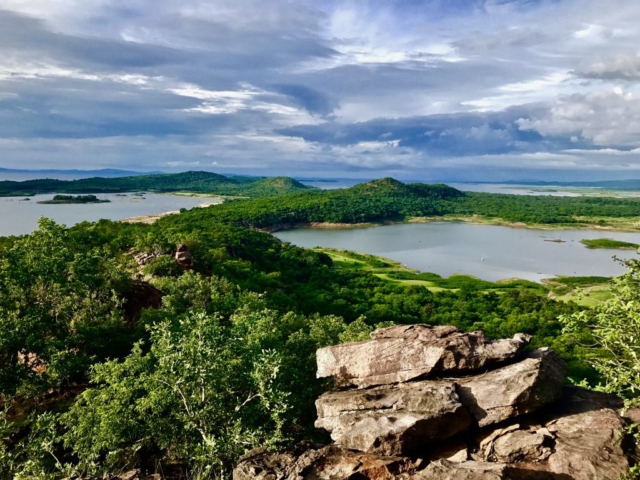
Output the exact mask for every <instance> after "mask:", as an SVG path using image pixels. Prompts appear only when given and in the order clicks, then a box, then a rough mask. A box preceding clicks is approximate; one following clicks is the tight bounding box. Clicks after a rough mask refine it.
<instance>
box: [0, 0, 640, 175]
mask: <svg viewBox="0 0 640 480" xmlns="http://www.w3.org/2000/svg"><path fill="white" fill-rule="evenodd" d="M638 25H640V2H639V1H638V0H606V1H604V0H424V1H419V0H398V1H393V0H385V1H382V0H380V1H374V0H371V1H364V0H363V1H332V0H322V1H316V2H311V1H285V0H260V1H247V0H234V1H233V2H230V1H228V0H227V1H219V0H126V1H125V0H55V1H53V0H0V52H1V55H0V167H3V168H18V169H99V168H120V169H128V170H139V171H165V172H173V171H184V170H209V171H215V172H219V173H223V174H224V173H234V174H248V175H291V176H298V177H342V178H346V177H352V178H375V177H381V176H394V177H396V178H399V179H405V180H406V179H411V180H423V181H504V180H516V181H517V180H536V179H539V180H565V181H567V180H606V179H623V178H640V86H639V81H640V27H638Z"/></svg>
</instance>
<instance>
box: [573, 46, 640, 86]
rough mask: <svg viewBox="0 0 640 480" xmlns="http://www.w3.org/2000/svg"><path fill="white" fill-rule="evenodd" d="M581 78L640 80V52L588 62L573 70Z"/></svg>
mask: <svg viewBox="0 0 640 480" xmlns="http://www.w3.org/2000/svg"><path fill="white" fill-rule="evenodd" d="M573 73H574V74H575V75H576V76H578V77H581V78H592V79H598V80H628V81H638V80H640V53H636V54H631V55H618V56H616V57H614V58H608V59H603V60H599V61H596V62H592V63H588V64H585V65H583V66H581V67H580V68H578V69H576V70H575V71H574V72H573Z"/></svg>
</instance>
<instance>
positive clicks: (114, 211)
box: [0, 193, 221, 236]
mask: <svg viewBox="0 0 640 480" xmlns="http://www.w3.org/2000/svg"><path fill="white" fill-rule="evenodd" d="M96 196H97V197H98V198H99V199H101V200H109V201H110V203H86V204H58V205H42V204H39V203H37V202H39V201H42V200H51V199H52V198H53V194H48V195H34V196H32V197H0V236H8V235H24V234H27V233H31V232H32V231H33V230H35V229H36V228H37V227H38V219H39V218H40V217H48V218H52V219H54V220H55V221H56V222H58V223H62V224H65V225H67V226H68V227H70V226H72V225H75V224H76V223H80V222H83V221H85V220H86V221H90V222H93V221H97V220H100V219H102V218H106V219H109V220H124V219H125V218H130V217H137V216H139V215H150V214H153V213H163V212H170V211H176V210H180V209H181V208H187V209H189V208H193V207H197V206H199V205H201V204H203V203H214V202H220V201H221V199H218V198H203V197H188V196H180V195H161V194H154V193H145V194H144V195H142V196H136V195H134V194H130V193H129V194H98V195H96ZM25 198H29V200H25Z"/></svg>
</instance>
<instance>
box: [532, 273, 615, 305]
mask: <svg viewBox="0 0 640 480" xmlns="http://www.w3.org/2000/svg"><path fill="white" fill-rule="evenodd" d="M543 283H544V284H545V285H546V286H547V287H548V288H549V296H550V297H551V298H555V299H556V300H561V301H565V302H568V301H572V302H576V303H577V304H579V305H584V306H586V307H592V306H594V305H597V304H598V303H600V302H603V301H605V300H608V299H609V298H611V279H610V278H609V277H555V278H545V279H544V280H543Z"/></svg>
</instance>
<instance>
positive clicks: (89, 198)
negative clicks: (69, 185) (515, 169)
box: [38, 195, 111, 205]
mask: <svg viewBox="0 0 640 480" xmlns="http://www.w3.org/2000/svg"><path fill="white" fill-rule="evenodd" d="M38 203H40V204H43V205H60V204H69V203H111V200H101V199H99V198H98V197H96V196H95V195H76V196H73V195H55V196H54V197H53V198H52V199H51V200H43V201H41V202H38Z"/></svg>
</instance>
